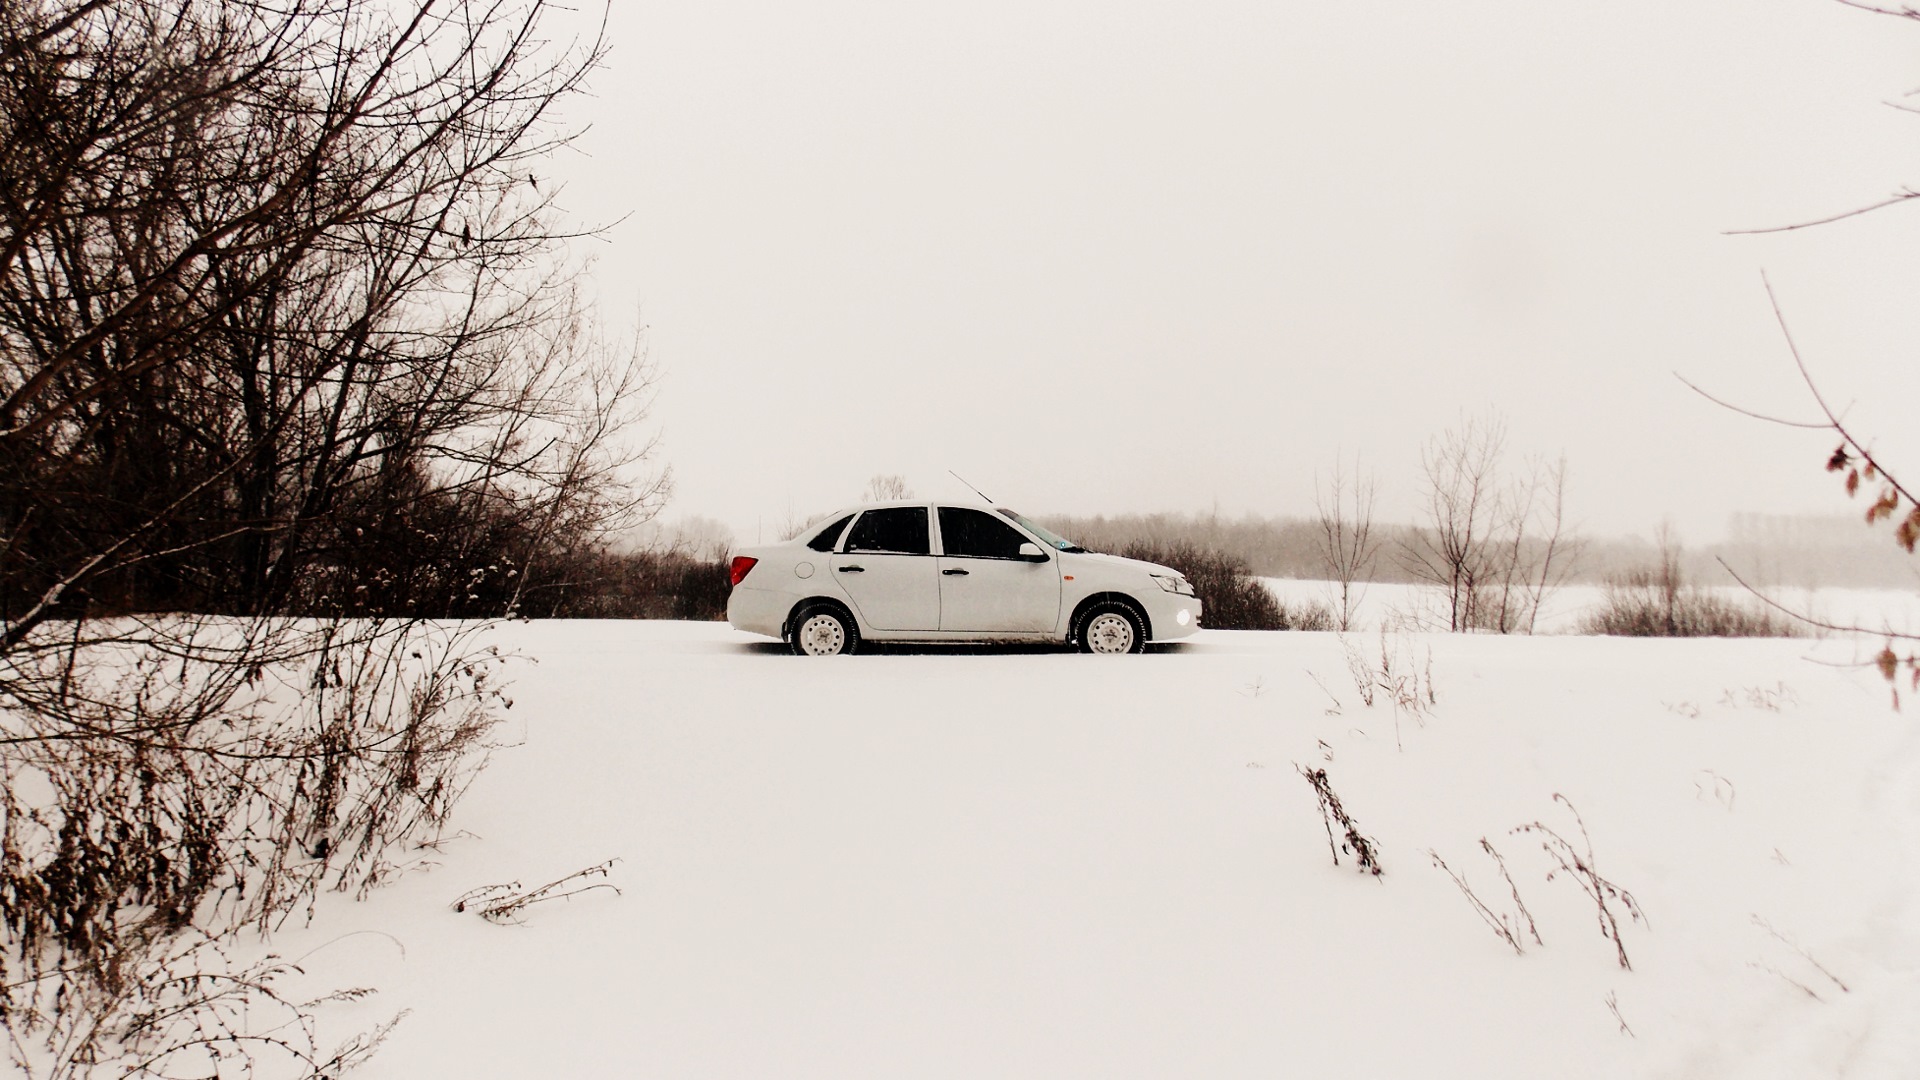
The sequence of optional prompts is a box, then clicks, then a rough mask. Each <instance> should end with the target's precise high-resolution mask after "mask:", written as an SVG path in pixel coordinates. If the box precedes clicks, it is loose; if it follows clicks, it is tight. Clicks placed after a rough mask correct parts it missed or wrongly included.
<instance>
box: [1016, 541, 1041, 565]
mask: <svg viewBox="0 0 1920 1080" xmlns="http://www.w3.org/2000/svg"><path fill="white" fill-rule="evenodd" d="M1020 557H1021V558H1023V559H1025V560H1027V561H1028V562H1046V561H1047V554H1046V552H1044V551H1041V550H1040V545H1038V544H1021V545H1020Z"/></svg>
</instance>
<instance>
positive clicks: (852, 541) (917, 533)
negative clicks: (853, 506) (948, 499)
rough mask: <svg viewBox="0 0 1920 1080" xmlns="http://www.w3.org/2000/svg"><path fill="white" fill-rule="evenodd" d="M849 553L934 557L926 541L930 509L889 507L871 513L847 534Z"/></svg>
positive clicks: (863, 515)
mask: <svg viewBox="0 0 1920 1080" xmlns="http://www.w3.org/2000/svg"><path fill="white" fill-rule="evenodd" d="M847 550H848V551H886V552H891V553H893V554H896V555H931V554H932V553H933V546H932V545H931V544H930V543H928V540H927V508H926V507H924V506H889V507H887V508H885V509H882V510H869V511H867V512H866V513H864V514H861V515H860V520H859V521H856V522H854V523H853V531H852V532H851V533H848V534H847Z"/></svg>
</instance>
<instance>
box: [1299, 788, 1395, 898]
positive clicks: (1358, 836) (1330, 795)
mask: <svg viewBox="0 0 1920 1080" xmlns="http://www.w3.org/2000/svg"><path fill="white" fill-rule="evenodd" d="M1293 767H1294V770H1295V771H1297V772H1298V773H1299V774H1300V775H1301V776H1303V777H1305V778H1306V780H1307V783H1308V784H1310V785H1311V786H1312V787H1313V794H1314V797H1315V798H1316V799H1318V800H1319V803H1320V818H1321V823H1322V824H1323V825H1325V826H1326V828H1327V848H1328V849H1329V850H1330V851H1332V852H1333V865H1335V866H1339V865H1340V853H1341V852H1342V851H1344V852H1347V853H1348V854H1350V855H1352V856H1353V857H1354V858H1355V859H1357V860H1359V863H1360V867H1359V868H1360V870H1361V871H1362V872H1363V873H1368V874H1372V875H1373V876H1374V877H1379V876H1380V875H1382V874H1384V873H1385V872H1386V868H1385V867H1383V866H1381V865H1380V851H1379V848H1378V845H1377V844H1376V843H1375V841H1374V840H1373V839H1372V838H1371V837H1368V836H1366V835H1365V834H1364V833H1362V832H1361V831H1360V826H1359V824H1358V823H1357V822H1355V821H1354V820H1353V817H1352V815H1350V814H1348V813H1347V810H1346V807H1344V806H1341V805H1340V796H1338V795H1336V794H1334V791H1333V783H1332V782H1331V781H1329V780H1328V779H1327V770H1325V769H1309V768H1306V767H1305V766H1303V765H1301V764H1300V763H1299V762H1295V763H1294V766H1293ZM1335 824H1338V825H1339V826H1340V832H1341V839H1339V840H1336V839H1334V833H1333V827H1334V825H1335Z"/></svg>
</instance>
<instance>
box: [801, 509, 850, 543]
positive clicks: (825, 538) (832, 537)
mask: <svg viewBox="0 0 1920 1080" xmlns="http://www.w3.org/2000/svg"><path fill="white" fill-rule="evenodd" d="M852 520H853V515H852V514H848V515H847V516H846V517H843V518H841V519H840V520H839V521H836V522H834V523H833V524H831V525H829V526H827V527H826V528H824V529H821V530H820V531H819V532H818V533H816V534H815V535H814V538H813V539H811V540H809V541H807V546H808V547H810V548H812V549H813V550H815V551H832V550H833V542H834V541H836V540H838V539H840V534H841V533H842V532H844V531H846V528H847V522H849V521H852Z"/></svg>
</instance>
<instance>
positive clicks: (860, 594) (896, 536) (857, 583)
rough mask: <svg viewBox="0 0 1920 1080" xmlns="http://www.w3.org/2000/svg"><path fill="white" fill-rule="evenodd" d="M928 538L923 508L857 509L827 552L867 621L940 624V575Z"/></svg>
mask: <svg viewBox="0 0 1920 1080" xmlns="http://www.w3.org/2000/svg"><path fill="white" fill-rule="evenodd" d="M928 541H929V537H928V529H927V508H926V507H924V506H887V507H880V508H878V509H874V510H868V511H866V512H865V513H863V514H861V515H860V516H859V518H857V519H856V520H855V521H854V523H853V528H852V529H850V530H848V532H847V539H846V543H845V544H843V545H842V550H841V551H839V552H836V553H834V554H833V555H830V556H828V557H827V565H828V566H830V567H832V568H833V576H834V580H836V581H838V582H839V583H840V585H841V587H842V588H844V589H846V590H847V595H848V596H850V597H852V598H853V604H854V606H855V607H857V608H859V609H860V617H861V618H862V619H864V620H866V623H867V625H868V626H870V627H872V628H873V629H875V630H938V629H940V584H939V582H940V577H939V573H938V570H937V568H936V567H935V566H934V557H933V547H932V545H931V544H930V543H929V542H928Z"/></svg>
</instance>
